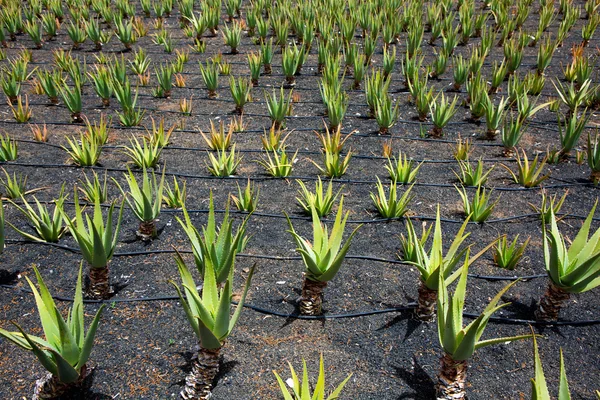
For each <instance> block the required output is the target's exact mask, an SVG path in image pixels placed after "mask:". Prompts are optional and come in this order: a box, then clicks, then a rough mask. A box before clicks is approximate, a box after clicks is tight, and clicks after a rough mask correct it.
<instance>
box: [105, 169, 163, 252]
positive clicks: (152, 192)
mask: <svg viewBox="0 0 600 400" xmlns="http://www.w3.org/2000/svg"><path fill="white" fill-rule="evenodd" d="M113 181H114V182H115V184H116V185H117V187H118V188H119V190H120V191H121V193H122V194H123V196H124V197H125V200H126V201H127V204H128V205H129V208H131V211H133V213H134V214H135V216H136V217H137V219H138V220H139V221H140V227H139V229H138V231H137V232H136V233H137V235H138V236H139V237H140V238H141V239H142V240H143V241H145V242H146V241H149V240H152V239H155V238H156V237H157V236H158V233H157V230H156V219H157V218H158V216H159V215H160V206H161V204H162V200H163V191H164V185H165V169H163V173H162V177H161V178H160V182H159V183H158V184H157V182H156V175H155V174H154V172H152V179H150V177H149V174H148V173H147V172H146V168H143V169H142V184H141V185H140V184H139V183H138V181H137V180H136V179H135V175H133V172H131V170H130V169H128V174H125V181H126V182H127V186H128V187H129V191H128V192H125V191H124V190H123V188H122V187H121V185H120V184H119V182H117V181H116V180H115V179H114V178H113Z"/></svg>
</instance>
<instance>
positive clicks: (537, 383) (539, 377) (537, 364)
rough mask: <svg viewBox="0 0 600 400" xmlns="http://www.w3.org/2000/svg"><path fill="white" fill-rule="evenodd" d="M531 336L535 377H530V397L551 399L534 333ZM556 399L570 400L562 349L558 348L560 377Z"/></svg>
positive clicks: (537, 399)
mask: <svg viewBox="0 0 600 400" xmlns="http://www.w3.org/2000/svg"><path fill="white" fill-rule="evenodd" d="M531 336H532V337H533V357H534V361H533V369H534V371H535V377H534V378H532V379H531V399H532V400H552V397H550V392H549V391H548V385H547V384H546V377H545V376H544V370H543V368H542V360H541V359H540V353H539V350H538V345H537V340H536V338H535V335H534V334H532V335H531ZM558 400H571V394H570V393H569V382H568V381H567V372H566V371H565V360H564V359H563V352H562V349H560V377H559V381H558Z"/></svg>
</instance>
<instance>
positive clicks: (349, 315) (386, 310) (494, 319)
mask: <svg viewBox="0 0 600 400" xmlns="http://www.w3.org/2000/svg"><path fill="white" fill-rule="evenodd" d="M0 287H2V288H5V289H14V290H17V291H20V292H23V293H28V294H30V293H31V290H29V289H25V288H19V287H17V286H15V285H0ZM52 298H53V299H54V300H57V301H64V302H73V299H70V298H67V297H63V296H52ZM173 300H179V296H155V297H141V298H131V299H118V298H117V299H108V300H83V302H84V303H87V304H100V303H102V304H112V303H133V302H146V301H173ZM231 303H232V304H234V305H238V304H239V303H238V302H235V301H232V302H231ZM244 307H245V308H248V309H250V310H253V311H256V312H258V313H260V314H265V315H271V316H274V317H280V318H287V319H298V320H325V319H344V318H358V317H366V316H370V315H379V314H389V313H396V312H402V311H410V310H413V309H414V308H415V307H416V303H408V304H406V305H403V306H398V307H391V308H384V309H378V310H367V311H354V312H349V313H343V314H324V315H300V314H297V313H293V314H289V313H284V312H280V311H274V310H269V309H266V308H263V307H258V306H254V305H252V304H248V303H246V304H244ZM463 316H464V317H467V318H471V319H476V318H478V317H479V314H475V313H468V312H464V313H463ZM490 321H492V322H496V323H501V324H511V325H535V326H586V325H598V324H600V320H598V319H596V320H582V321H535V320H527V319H517V318H507V317H491V318H490Z"/></svg>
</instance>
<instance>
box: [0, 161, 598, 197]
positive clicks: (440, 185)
mask: <svg viewBox="0 0 600 400" xmlns="http://www.w3.org/2000/svg"><path fill="white" fill-rule="evenodd" d="M0 165H15V166H20V167H30V168H82V167H78V166H76V165H69V164H30V163H22V162H18V161H10V162H6V163H1V162H0ZM82 169H93V170H99V171H112V172H124V173H125V172H128V170H127V169H125V168H114V167H99V166H93V167H85V168H82ZM132 172H141V171H138V170H132ZM165 175H167V176H174V177H179V178H188V179H212V180H234V181H240V180H242V181H246V180H248V179H249V180H251V181H253V182H254V181H263V182H264V181H278V180H283V179H284V178H276V177H272V176H267V175H265V176H253V177H249V176H227V177H219V176H214V175H194V174H187V173H180V172H168V171H166V172H165ZM318 179H320V176H301V175H292V176H288V177H286V178H285V180H288V181H289V180H302V181H317V180H318ZM331 181H332V182H334V183H343V184H348V185H375V184H377V183H378V182H377V181H376V180H372V179H370V180H369V179H367V180H353V179H342V178H336V179H331ZM413 185H414V186H417V187H419V186H422V187H434V188H454V187H455V185H453V184H449V183H418V182H415V183H413ZM574 186H585V187H590V188H595V189H598V188H599V187H598V186H597V185H593V184H592V183H590V182H571V183H561V184H554V185H542V186H540V187H530V188H526V187H514V188H511V187H491V188H489V189H493V190H495V191H498V192H527V191H536V190H539V189H556V188H565V187H574ZM468 188H475V187H468Z"/></svg>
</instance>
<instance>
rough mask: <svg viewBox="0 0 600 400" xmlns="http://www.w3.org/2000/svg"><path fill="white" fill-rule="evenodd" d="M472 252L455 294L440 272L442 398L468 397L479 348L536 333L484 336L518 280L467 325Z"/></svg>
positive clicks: (439, 385)
mask: <svg viewBox="0 0 600 400" xmlns="http://www.w3.org/2000/svg"><path fill="white" fill-rule="evenodd" d="M470 263H471V262H469V253H468V251H467V254H466V256H465V263H464V265H463V267H462V269H461V270H460V271H461V273H460V279H459V281H458V285H457V286H456V289H455V291H454V294H453V295H450V294H449V293H448V287H447V286H448V285H447V283H446V279H444V277H443V276H442V275H441V274H440V275H438V285H439V297H438V300H437V307H438V319H437V327H438V339H439V342H440V345H441V347H442V349H443V350H444V355H443V356H442V357H441V364H442V365H441V367H440V370H439V372H438V376H437V382H436V385H435V387H436V392H437V399H438V400H455V399H464V398H465V396H466V393H465V389H466V377H467V367H468V363H469V359H470V358H471V357H472V356H473V354H474V353H475V351H476V350H478V349H481V348H483V347H487V346H492V345H495V344H501V343H507V342H513V341H516V340H522V339H528V338H530V337H531V336H532V335H519V336H510V337H501V338H494V339H487V340H480V339H481V337H482V336H483V333H484V332H485V328H486V327H487V324H488V322H489V320H490V317H491V316H492V315H493V314H494V313H495V312H496V311H498V310H499V309H501V308H503V307H505V306H507V305H508V303H505V304H501V305H498V303H499V302H500V299H501V298H502V296H503V295H504V294H505V293H506V292H507V291H508V290H509V289H510V288H511V287H512V286H514V285H515V284H516V283H517V282H518V281H514V282H511V283H509V284H508V285H506V286H505V287H504V288H503V289H502V290H500V292H498V294H496V296H494V298H493V299H492V300H491V301H490V302H489V304H488V305H487V307H486V308H485V309H484V310H483V312H482V313H481V314H480V315H479V317H477V318H476V319H475V320H474V321H473V322H471V323H470V324H469V325H467V326H464V327H463V315H462V314H463V308H464V304H465V296H466V292H467V272H468V269H469V264H470Z"/></svg>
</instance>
